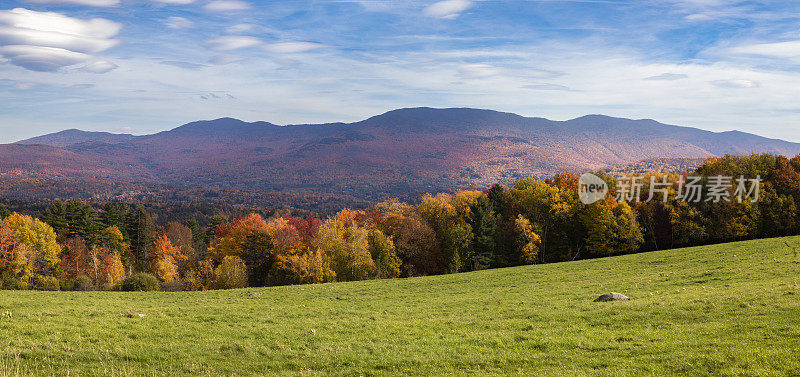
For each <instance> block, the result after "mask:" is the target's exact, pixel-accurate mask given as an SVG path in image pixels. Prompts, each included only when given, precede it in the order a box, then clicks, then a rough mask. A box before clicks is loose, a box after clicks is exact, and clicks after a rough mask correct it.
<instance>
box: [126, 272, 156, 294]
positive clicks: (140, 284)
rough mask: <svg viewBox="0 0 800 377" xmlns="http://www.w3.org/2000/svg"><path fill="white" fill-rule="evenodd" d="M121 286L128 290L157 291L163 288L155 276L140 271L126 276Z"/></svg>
mask: <svg viewBox="0 0 800 377" xmlns="http://www.w3.org/2000/svg"><path fill="white" fill-rule="evenodd" d="M120 288H122V290H123V291H127V292H136V291H157V290H159V289H160V288H161V284H160V283H159V282H158V278H156V277H155V276H153V275H150V274H148V273H144V272H140V273H137V274H133V275H131V276H128V277H127V278H125V280H123V281H122V286H121V287H120Z"/></svg>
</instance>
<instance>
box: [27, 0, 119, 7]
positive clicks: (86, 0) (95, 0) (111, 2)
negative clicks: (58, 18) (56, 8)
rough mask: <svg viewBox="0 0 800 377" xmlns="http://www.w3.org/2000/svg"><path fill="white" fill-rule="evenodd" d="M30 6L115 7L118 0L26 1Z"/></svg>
mask: <svg viewBox="0 0 800 377" xmlns="http://www.w3.org/2000/svg"><path fill="white" fill-rule="evenodd" d="M28 2H29V3H31V4H52V5H84V6H90V7H115V6H117V5H119V0H28Z"/></svg>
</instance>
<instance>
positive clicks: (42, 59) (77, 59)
mask: <svg viewBox="0 0 800 377" xmlns="http://www.w3.org/2000/svg"><path fill="white" fill-rule="evenodd" d="M0 55H2V56H4V57H5V58H6V59H8V61H9V62H11V64H14V65H17V66H20V67H23V68H26V69H29V70H31V71H39V72H52V71H57V70H58V69H59V68H62V67H66V66H70V65H73V64H78V63H81V62H84V61H86V60H89V59H91V55H86V54H82V53H80V52H73V51H69V50H65V49H63V48H54V47H41V46H19V45H16V46H0Z"/></svg>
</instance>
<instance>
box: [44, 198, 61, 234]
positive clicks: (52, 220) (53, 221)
mask: <svg viewBox="0 0 800 377" xmlns="http://www.w3.org/2000/svg"><path fill="white" fill-rule="evenodd" d="M39 219H40V220H42V221H44V222H45V223H47V224H48V225H50V226H51V227H52V228H53V230H54V231H55V232H56V234H58V235H65V234H66V233H67V229H68V224H67V207H66V206H65V205H64V202H62V201H60V200H56V201H54V202H53V203H52V204H50V207H48V208H47V209H46V210H44V212H43V213H42V215H41V216H39Z"/></svg>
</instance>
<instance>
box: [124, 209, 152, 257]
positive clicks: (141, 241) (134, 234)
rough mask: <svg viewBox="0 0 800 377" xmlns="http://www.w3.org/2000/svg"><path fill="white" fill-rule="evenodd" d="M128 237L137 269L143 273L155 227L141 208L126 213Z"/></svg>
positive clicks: (150, 249)
mask: <svg viewBox="0 0 800 377" xmlns="http://www.w3.org/2000/svg"><path fill="white" fill-rule="evenodd" d="M126 227H127V229H128V235H129V236H130V243H131V253H133V255H134V257H135V258H136V264H137V268H138V269H139V270H141V271H144V270H145V269H146V268H147V263H148V259H149V258H150V253H151V252H152V249H153V242H154V241H155V227H154V226H153V220H152V219H151V218H150V214H149V213H147V211H146V210H145V209H144V207H142V206H137V207H136V209H134V210H133V211H131V212H130V213H128V220H127V226H126Z"/></svg>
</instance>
